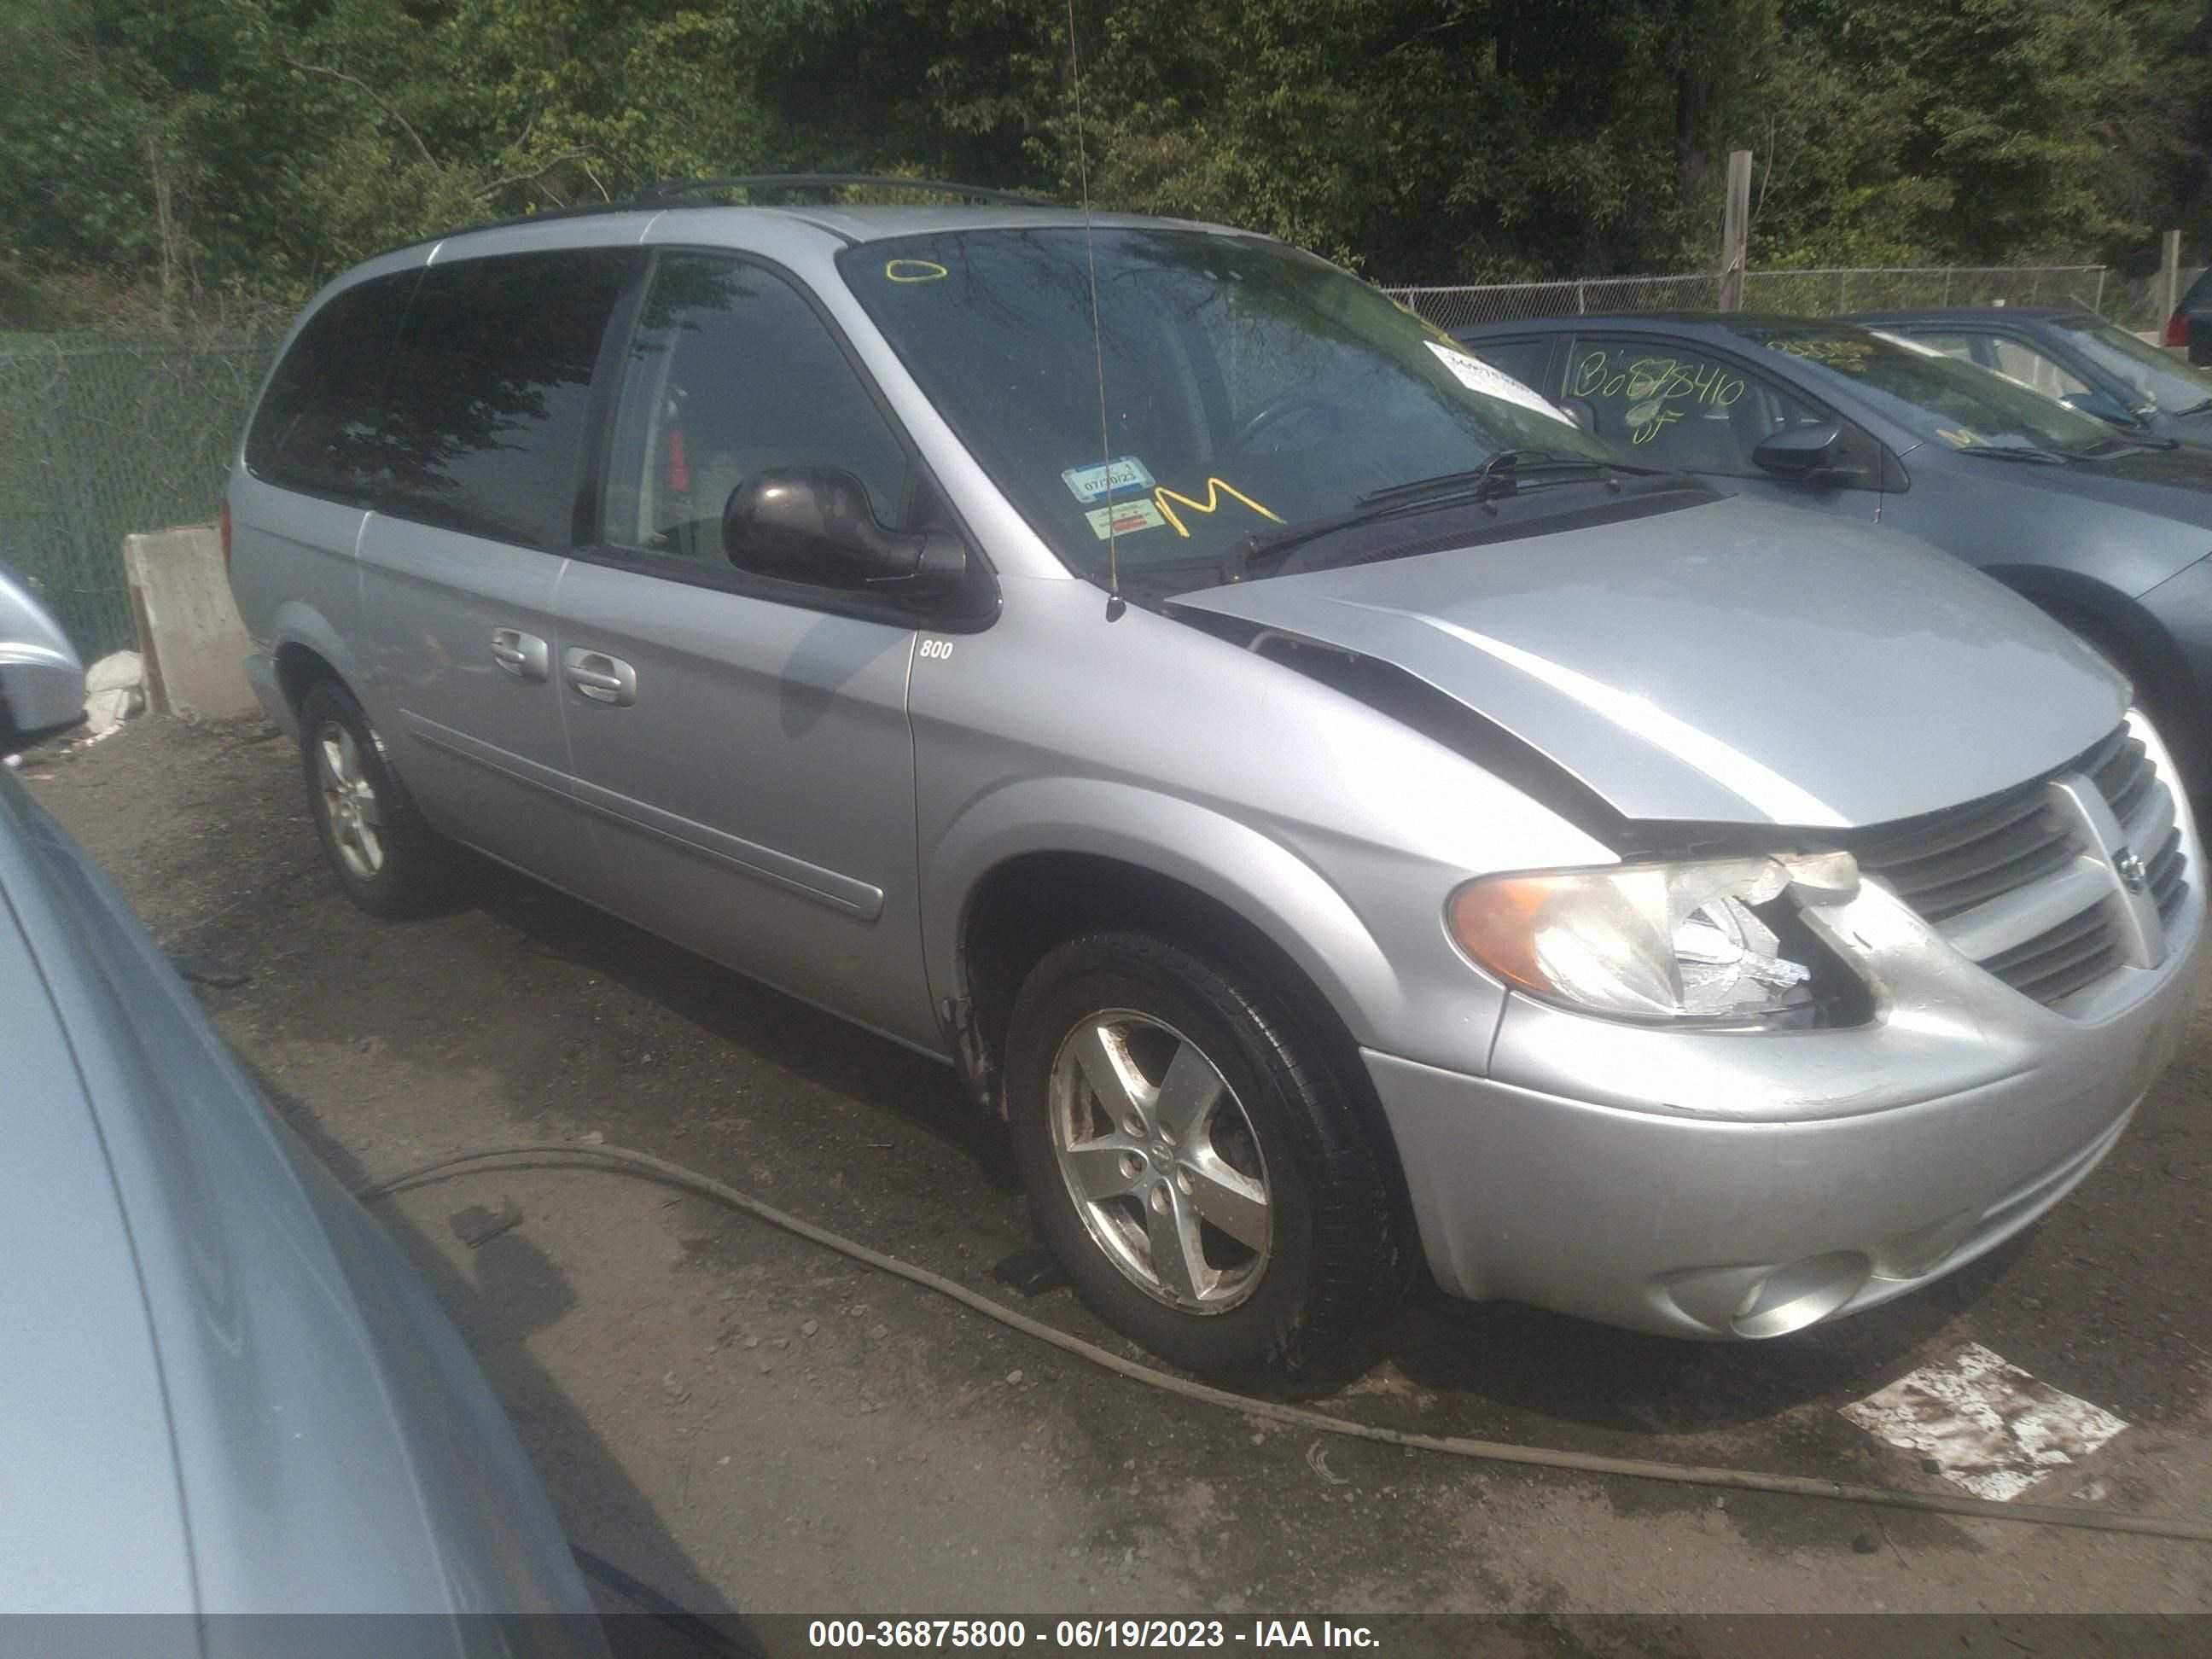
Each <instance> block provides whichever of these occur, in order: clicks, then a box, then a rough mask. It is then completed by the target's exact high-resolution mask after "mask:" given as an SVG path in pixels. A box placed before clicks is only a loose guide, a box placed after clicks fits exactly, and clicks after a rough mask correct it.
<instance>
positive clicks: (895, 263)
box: [884, 259, 952, 283]
mask: <svg viewBox="0 0 2212 1659" xmlns="http://www.w3.org/2000/svg"><path fill="white" fill-rule="evenodd" d="M951 274H952V273H951V271H949V270H946V269H945V267H944V266H943V265H940V264H938V263H937V261H936V260H934V259H886V260H885V261H884V276H885V277H886V278H888V279H889V280H890V281H891V282H894V283H937V282H942V281H943V280H944V279H945V277H947V276H951Z"/></svg>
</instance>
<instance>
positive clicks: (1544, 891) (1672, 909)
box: [1445, 853, 1858, 1024]
mask: <svg viewBox="0 0 2212 1659" xmlns="http://www.w3.org/2000/svg"><path fill="white" fill-rule="evenodd" d="M1793 883H1795V884H1798V885H1800V886H1801V887H1803V888H1806V889H1808V890H1811V891H1813V892H1815V893H1818V894H1820V895H1823V896H1841V895H1844V894H1848V893H1849V892H1850V891H1851V890H1855V889H1856V888H1857V884H1858V869H1857V865H1856V864H1855V863H1854V862H1853V861H1852V859H1851V856H1850V854H1848V853H1828V854H1817V855H1814V856H1813V857H1810V858H1805V859H1795V858H1793V859H1790V860H1780V859H1771V858H1745V859H1714V860H1700V861H1699V862H1696V863H1684V864H1624V865H1615V866H1608V867H1606V868H1603V869H1596V870H1562V871H1552V872H1540V873H1536V874H1526V875H1511V876H1486V877H1484V878H1481V879H1480V880H1476V881H1471V882H1469V883H1468V884H1466V885H1465V886H1464V887H1462V888H1460V889H1459V890H1457V891H1456V892H1455V893H1454V894H1453V895H1452V896H1451V900H1450V902H1449V905H1448V906H1447V907H1446V913H1445V914H1446V919H1447V921H1449V925H1450V928H1451V934H1452V937H1453V938H1454V939H1456V940H1457V941H1458V942H1459V945H1460V948H1461V949H1462V950H1463V951H1466V952H1467V953H1468V955H1469V956H1470V957H1474V960H1475V961H1477V962H1479V963H1481V964H1482V965H1483V966H1484V967H1486V968H1487V969H1490V970H1491V971H1492V973H1494V974H1497V975H1498V976H1499V977H1501V978H1502V979H1504V981H1506V982H1507V983H1508V984H1510V985H1514V986H1517V987H1519V988H1521V989H1522V990H1524V991H1527V992H1528V993H1530V994H1532V995H1534V996H1539V997H1541V998H1543V999H1544V1000H1546V1001H1547V1002H1558V1003H1564V1004H1565V1005H1566V1006H1569V1007H1571V1008H1576V1009H1578V1010H1581V1011H1583V1012H1587V1013H1593V1014H1603V1015H1606V1016H1608V1017H1610V1018H1616V1019H1636V1020H1700V1021H1708V1022H1711V1023H1713V1024H1771V1023H1785V1024H1794V1023H1796V1018H1793V1016H1802V1017H1804V1018H1809V1017H1810V1015H1811V1013H1812V1011H1813V1007H1814V1003H1815V1001H1816V1000H1817V994H1818V993H1817V987H1816V986H1815V985H1814V974H1815V972H1816V970H1817V969H1819V968H1820V966H1821V965H1822V962H1821V956H1820V950H1819V947H1818V945H1817V944H1816V942H1815V941H1814V939H1813V938H1812V936H1811V934H1810V933H1808V931H1807V930H1806V929H1805V928H1804V927H1803V925H1802V922H1798V923H1796V925H1795V926H1794V927H1793V926H1790V923H1792V922H1795V921H1796V918H1795V916H1794V913H1793V914H1788V915H1784V914H1780V913H1774V912H1770V913H1769V915H1770V916H1771V917H1772V918H1773V921H1772V922H1770V921H1769V919H1768V917H1766V916H1762V915H1761V914H1760V911H1759V907H1760V906H1763V905H1767V904H1769V903H1770V902H1771V901H1773V900H1776V899H1778V898H1780V897H1781V896H1783V894H1784V892H1785V891H1787V890H1788V889H1789V888H1790V886H1791V884H1793ZM1777 925H1780V926H1783V927H1787V929H1788V931H1789V933H1790V934H1791V936H1792V938H1791V942H1790V943H1787V944H1785V942H1784V939H1783V938H1782V936H1781V935H1780V934H1778V933H1777V931H1776V926H1777Z"/></svg>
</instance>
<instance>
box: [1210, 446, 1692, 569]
mask: <svg viewBox="0 0 2212 1659" xmlns="http://www.w3.org/2000/svg"><path fill="white" fill-rule="evenodd" d="M1662 470H1663V469H1662V468H1659V467H1655V466H1631V465H1625V464H1623V463H1621V462H1619V461H1609V460H1599V459H1595V458H1594V457H1592V458H1587V459H1584V458H1577V457H1575V456H1569V455H1559V454H1554V453H1553V452H1551V451H1550V450H1544V449H1501V450H1499V451H1498V453H1496V454H1495V455H1492V457H1491V458H1490V459H1488V460H1486V461H1485V462H1484V463H1483V464H1482V465H1480V466H1477V467H1469V468H1468V469H1467V470H1465V471H1459V472H1440V473H1438V474H1437V476H1436V477H1432V478H1414V479H1412V480H1410V481H1409V482H1407V483H1401V484H1389V485H1386V486H1385V487H1384V488H1383V489H1370V490H1369V491H1368V492H1367V493H1366V494H1365V495H1362V496H1361V497H1360V498H1359V505H1358V506H1357V507H1352V509H1350V510H1349V511H1348V512H1344V513H1330V514H1329V515H1328V517H1327V518H1322V519H1306V520H1301V521H1300V522H1299V523H1297V524H1291V525H1285V526H1283V527H1282V528H1281V529H1279V530H1262V531H1255V532H1253V533H1252V534H1251V535H1249V536H1247V537H1246V538H1244V540H1243V542H1242V543H1241V544H1238V545H1237V547H1235V548H1234V549H1232V550H1231V551H1230V553H1229V554H1228V556H1226V557H1225V558H1224V559H1223V560H1222V562H1221V566H1222V570H1223V573H1224V574H1225V577H1226V579H1227V580H1231V581H1236V580H1239V579H1240V578H1242V577H1244V576H1248V575H1249V574H1251V573H1252V572H1253V571H1254V570H1255V569H1257V568H1259V567H1260V566H1261V565H1262V564H1268V563H1273V562H1277V561H1279V560H1280V559H1283V558H1285V557H1286V556H1289V555H1290V554H1291V553H1292V552H1294V551H1296V550H1297V549H1298V548H1301V547H1303V546H1304V545H1305V544H1307V543H1308V542H1313V541H1318V540H1320V539H1321V538H1322V537H1323V536H1328V535H1334V533H1335V532H1338V531H1340V530H1349V529H1351V528H1352V526H1356V525H1363V524H1379V523H1382V522H1383V521H1384V520H1389V519H1395V518H1398V517H1400V516H1401V515H1405V514H1410V513H1419V512H1421V511H1422V510H1424V509H1425V508H1428V507H1451V506H1455V505H1457V504H1460V503H1462V502H1468V501H1488V500H1489V499H1490V498H1491V497H1492V496H1493V495H1503V494H1504V493H1506V491H1507V490H1508V489H1518V487H1519V478H1520V474H1521V473H1522V472H1523V471H1529V472H1563V471H1564V472H1595V473H1597V474H1600V475H1601V476H1606V477H1607V482H1608V483H1610V482H1611V479H1610V477H1609V475H1610V474H1612V473H1615V472H1628V473H1633V474H1635V475H1637V476H1638V477H1652V476H1656V475H1657V474H1658V473H1659V472H1661V471H1662ZM1615 488H1618V486H1617V485H1616V486H1615Z"/></svg>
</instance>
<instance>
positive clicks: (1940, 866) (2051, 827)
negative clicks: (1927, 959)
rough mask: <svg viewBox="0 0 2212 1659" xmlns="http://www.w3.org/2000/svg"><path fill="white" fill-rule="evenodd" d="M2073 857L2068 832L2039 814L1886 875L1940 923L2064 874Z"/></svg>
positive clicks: (1905, 897) (1901, 894)
mask: <svg viewBox="0 0 2212 1659" xmlns="http://www.w3.org/2000/svg"><path fill="white" fill-rule="evenodd" d="M2074 852H2075V849H2074V847H2073V844H2072V843H2071V842H2069V841H2068V840H2067V839H2066V836H2065V832H2064V831H2063V830H2062V829H2058V828H2057V825H2055V824H2053V823H2051V822H2050V821H2049V820H2048V818H2047V817H2044V816H2042V815H2040V814H2039V815H2038V816H2037V817H2034V818H2032V819H2029V820H2027V821H2024V822H2022V823H2018V824H2015V826H2013V827H2012V828H2011V829H2006V830H2004V831H2003V832H2002V833H2001V834H1999V835H1996V836H1986V837H1984V838H1983V839H1982V840H1980V841H1978V842H1973V843H1972V844H1971V845H1969V846H1966V847H1963V848H1959V849H1957V850H1956V851H1954V852H1950V853H1945V854H1940V855H1939V856H1937V857H1936V858H1933V859H1926V860H1916V861H1915V862H1914V863H1913V864H1911V865H1909V866H1900V867H1893V869H1891V870H1889V871H1887V872H1885V873H1886V874H1887V875H1888V877H1889V881H1890V886H1891V887H1892V889H1893V890H1894V891H1895V892H1896V894H1897V896H1899V898H1901V899H1903V900H1904V901H1905V902H1906V903H1908V904H1910V905H1911V906H1912V908H1914V909H1916V910H1917V911H1919V912H1920V914H1921V915H1923V916H1925V917H1926V918H1927V919H1928V920H1929V921H1942V920H1943V919H1944V918H1945V917H1947V916H1954V915H1958V914H1959V912H1960V911H1961V910H1966V909H1971V908H1972V907H1973V906H1975V905H1977V904H1980V903H1982V902H1984V901H1986V900H1989V899H1991V898H1994V897H1996V896H1997V895H1998V894H2000V893H2009V892H2011V891H2013V890H2015V889H2017V888H2020V887H2024V886H2026V885H2027V884H2028V883H2030V882H2032V881H2034V880H2036V879H2038V878H2040V877H2044V876H2048V875H2051V874H2054V873H2056V872H2058V871H2060V870H2063V869H2064V868H2065V867H2066V866H2068V865H2069V864H2070V863H2071V862H2072V861H2073V859H2074Z"/></svg>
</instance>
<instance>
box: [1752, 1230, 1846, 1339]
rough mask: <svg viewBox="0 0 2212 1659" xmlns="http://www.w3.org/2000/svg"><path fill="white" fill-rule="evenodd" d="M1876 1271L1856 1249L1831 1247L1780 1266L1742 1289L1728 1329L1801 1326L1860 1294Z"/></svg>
mask: <svg viewBox="0 0 2212 1659" xmlns="http://www.w3.org/2000/svg"><path fill="white" fill-rule="evenodd" d="M1873 1271H1874V1264H1873V1263H1872V1262H1870V1261H1868V1260H1867V1258H1866V1257H1865V1256H1864V1255H1861V1254H1860V1253H1859V1252H1858V1251H1857V1250H1831V1251H1829V1252H1828V1253H1827V1254H1826V1255H1808V1256H1806V1257H1805V1258H1803V1259H1802V1261H1793V1262H1791V1263H1790V1265H1789V1266H1788V1267H1778V1268H1776V1269H1775V1270H1774V1271H1773V1272H1772V1273H1769V1274H1768V1275H1767V1276H1766V1277H1765V1279H1761V1280H1759V1283H1758V1284H1756V1285H1753V1286H1752V1287H1751V1289H1750V1290H1748V1291H1746V1292H1745V1293H1744V1298H1743V1300H1742V1302H1741V1303H1740V1304H1738V1305H1737V1307H1736V1310H1735V1316H1734V1317H1733V1318H1732V1319H1730V1320H1729V1329H1730V1330H1732V1331H1734V1332H1735V1334H1737V1335H1738V1336H1744V1337H1764V1336H1787V1335H1789V1334H1790V1332H1792V1331H1802V1330H1803V1329H1804V1328H1805V1327H1807V1326H1808V1325H1812V1324H1816V1323H1818V1322H1820V1321H1821V1320H1823V1319H1826V1317H1827V1316H1829V1315H1830V1314H1832V1313H1833V1312H1835V1311H1836V1310H1838V1308H1840V1307H1842V1306H1843V1305H1844V1304H1845V1303H1846V1302H1849V1301H1850V1299H1851V1298H1852V1297H1855V1296H1857V1294H1858V1293H1859V1287H1860V1286H1861V1285H1864V1284H1865V1283H1866V1282H1867V1279H1868V1277H1869V1275H1870V1274H1871V1273H1873Z"/></svg>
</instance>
